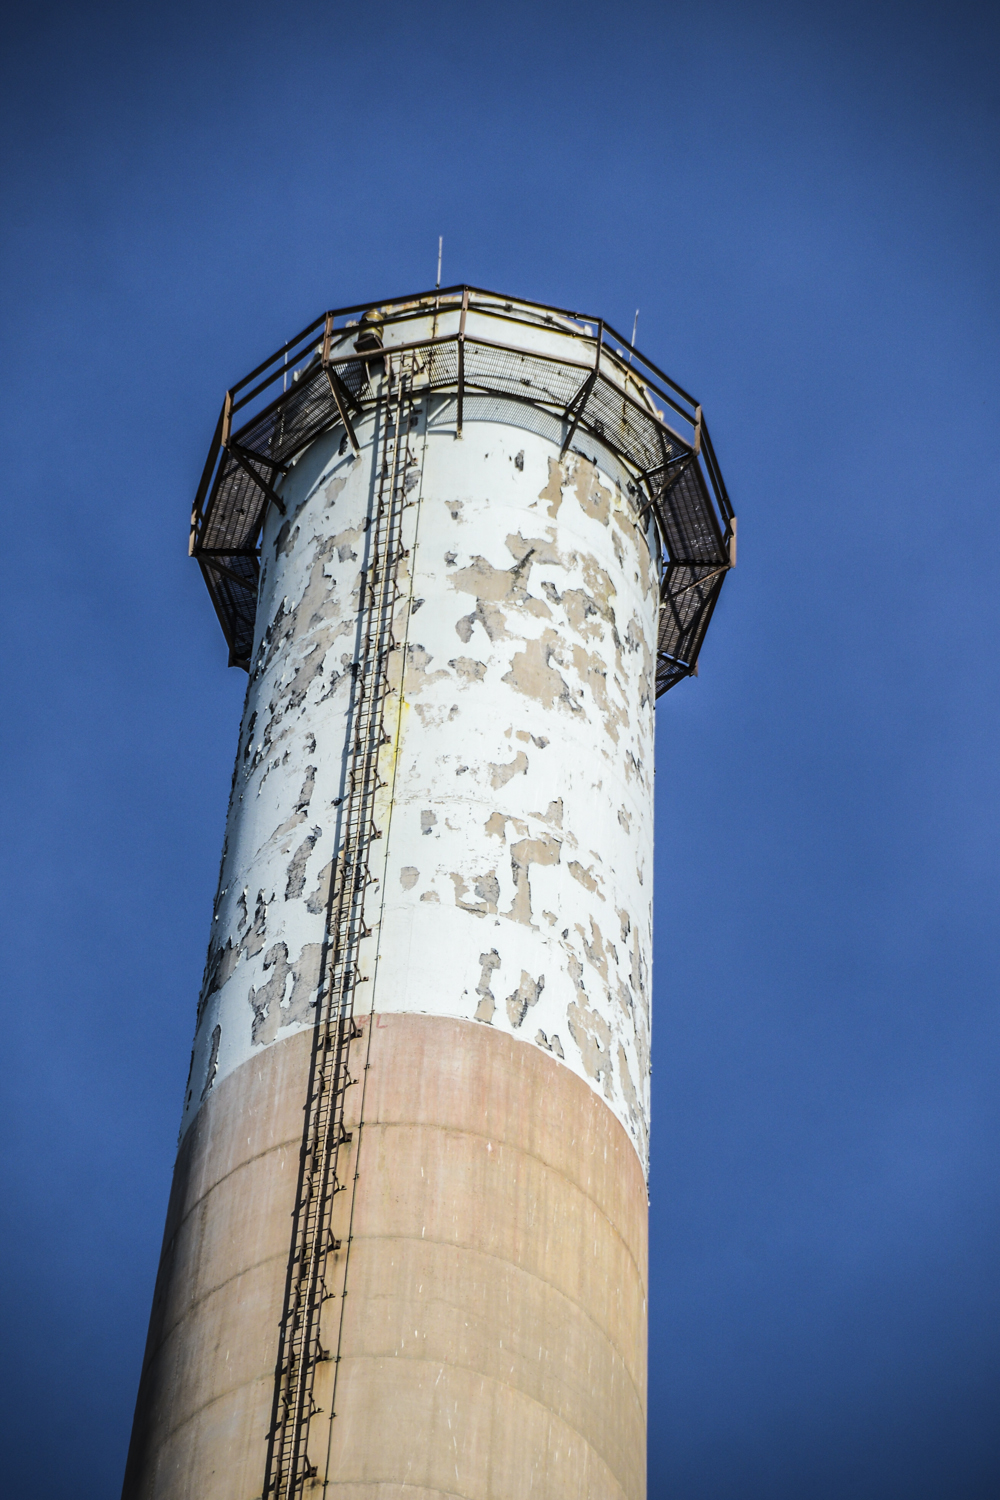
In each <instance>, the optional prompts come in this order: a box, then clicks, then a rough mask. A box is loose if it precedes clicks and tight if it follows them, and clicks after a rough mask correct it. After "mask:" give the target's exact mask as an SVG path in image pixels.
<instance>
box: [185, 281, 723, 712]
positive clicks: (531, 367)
mask: <svg viewBox="0 0 1000 1500" xmlns="http://www.w3.org/2000/svg"><path fill="white" fill-rule="evenodd" d="M358 320H360V321H358ZM405 351H413V352H414V353H415V354H416V355H417V356H418V359H417V363H418V364H419V365H420V367H421V376H420V384H421V387H422V389H423V390H425V391H427V392H431V393H440V394H442V395H444V396H445V397H450V398H451V404H452V406H453V420H454V428H455V432H456V434H457V435H460V434H461V431H462V423H463V419H464V417H465V414H466V411H467V410H468V404H469V402H470V400H471V399H473V398H474V397H481V396H484V395H485V396H492V397H497V398H501V399H502V400H503V401H504V402H508V403H509V402H517V403H522V404H524V405H527V406H529V407H533V408H535V410H536V412H543V413H546V414H547V417H548V420H549V422H550V424H551V426H552V431H553V434H554V435H555V437H556V440H557V441H559V442H560V444H561V450H562V452H563V453H564V454H565V453H567V452H570V451H573V450H575V449H578V448H580V447H581V444H582V443H584V442H585V441H588V440H589V444H590V447H591V449H592V450H593V446H594V445H595V444H596V445H598V446H599V447H602V448H603V449H604V450H605V452H606V453H607V454H610V455H612V456H613V458H614V459H615V460H616V461H617V463H618V465H619V466H620V468H621V470H622V473H623V479H624V484H625V487H626V489H627V490H628V492H629V494H630V496H631V499H632V503H633V504H634V506H635V508H636V515H637V519H639V520H641V519H642V518H643V517H645V516H646V515H647V514H649V513H651V514H652V517H653V520H654V523H655V527H656V533H657V536H658V539H659V542H660V545H661V548H662V557H661V576H660V599H661V609H660V625H659V636H658V641H657V663H656V689H657V695H658V696H659V694H661V693H664V692H666V691H667V689H668V688H671V687H673V686H674V684H675V683H677V682H679V681H680V680H681V678H683V677H687V676H689V675H690V674H691V673H692V672H694V671H695V670H696V668H697V662H698V653H699V651H700V650H701V645H702V641H703V640H704V637H705V632H706V630H707V628H708V624H709V620H710V619H711V616H712V611H713V610H714V608H715V605H716V602H717V600H718V597H719V593H720V590H721V588H722V584H723V582H724V580H725V576H726V573H727V572H728V571H729V569H730V568H731V567H732V566H733V565H734V563H735V552H736V520H735V516H734V514H733V509H732V506H731V505H730V503H729V497H728V495H727V493H726V487H725V484H724V483H723V479H722V475H721V473H720V471H719V466H718V463H717V461H716V457H715V452H714V449H713V448H712V443H711V440H710V438H709V435H708V430H707V428H706V426H705V422H704V419H703V417H702V411H701V407H700V406H699V405H698V403H697V402H696V401H695V400H694V398H693V397H691V396H689V395H688V393H687V392H686V391H684V390H683V389H682V388H681V387H680V386H678V385H677V384H676V383H675V382H674V381H672V380H670V379H669V377H668V376H666V375H664V373H663V371H662V370H659V369H658V368H657V367H656V366H655V365H654V364H652V363H651V361H649V360H648V359H646V358H645V357H644V356H643V355H641V354H640V353H639V352H638V350H634V349H632V348H630V346H629V344H628V342H627V341H626V340H625V339H623V338H622V336H621V335H620V334H619V333H617V332H616V331H615V330H614V329H613V328H612V327H611V326H610V324H608V323H605V322H603V321H602V320H601V319H599V318H587V317H585V316H582V315H581V314H579V313H571V312H566V311H565V310H563V309H561V308H554V307H546V306H543V305H541V304H539V303H533V302H526V301H524V300H523V299H515V298H509V297H504V296H502V295H500V294H498V293H496V292H487V291H483V290H481V289H479V288H477V287H468V286H457V287H447V288H443V289H441V290H435V291H431V292H423V293H419V294H417V295H416V296H409V297H400V298H396V299H395V300H393V301H391V302H386V303H382V304H380V306H379V307H378V311H377V314H373V309H372V306H371V304H370V303H369V304H363V305H361V306H358V307H347V308H339V309H338V310H337V311H335V312H326V313H324V314H323V315H322V316H321V317H319V318H317V319H316V320H315V322H313V323H310V325H309V326H308V328H304V329H303V330H302V332H301V333H300V334H298V335H297V336H296V337H295V338H294V339H291V340H290V341H289V342H288V343H287V344H285V345H283V346H282V348H280V349H279V350H278V351H277V352H276V353H275V354H273V355H272V356H271V358H270V359H267V360H265V361H264V363H263V364H261V365H258V367H257V369H255V370H253V371H251V373H250V374H249V375H247V376H246V377H245V378H244V379H243V380H241V381H239V383H238V384H237V385H235V386H233V388H232V390H230V391H227V393H226V398H225V401H224V402H223V407H222V411H221V413H220V415H219V421H218V424H217V426H216V430H215V435H214V437H213V439H212V446H211V449H210V451H209V455H208V460H207V462H206V464H205V469H204V472H203V474H202V479H201V484H200V485H199V487H198V493H197V496H196V497H195V502H194V507H193V510H192V514H191V538H190V552H191V555H192V556H193V557H195V558H197V560H198V563H199V565H200V566H201V570H202V574H203V576H204V578H205V583H206V585H207V587H208V591H209V594H210V595H211V598H212V602H213V604H214V605H215V609H216V613H217V614H218V616H219V621H220V623H221V625H222V629H223V633H224V634H225V637H226V641H227V643H228V645H229V660H230V664H231V665H233V666H240V667H243V668H245V669H246V670H249V669H250V665H251V655H252V651H253V636H254V620H255V616H256V611H257V583H258V578H259V573H260V566H259V557H258V543H259V539H260V532H261V527H262V524H263V520H264V515H265V512H266V510H267V507H268V505H270V504H274V505H276V506H277V507H278V509H279V510H281V511H283V510H284V506H283V504H282V501H281V498H280V496H279V495H278V494H277V493H276V491H275V489H274V485H275V483H276V482H277V480H278V479H279V477H280V476H281V475H282V474H283V473H286V472H287V470H288V469H289V467H290V466H291V464H292V463H293V461H294V460H295V458H296V456H297V455H298V454H300V453H301V452H302V451H303V450H304V449H305V448H306V447H308V445H309V444H310V443H312V442H313V441H314V440H315V439H316V438H317V437H318V436H319V435H320V434H321V433H323V432H325V431H328V430H331V429H333V428H336V427H338V426H339V427H342V428H343V430H344V435H345V439H346V440H347V441H349V442H350V443H351V444H352V445H353V446H355V447H357V438H356V434H355V424H356V423H357V422H358V421H359V420H361V419H362V418H363V417H364V416H365V414H366V413H367V412H368V411H370V410H371V409H372V408H373V407H374V405H375V404H376V402H377V400H378V389H379V385H380V375H381V372H382V369H383V368H384V361H385V358H386V356H389V357H392V356H394V355H396V354H401V353H403V352H405ZM658 403H662V404H663V409H662V410H661V409H660V406H659V405H658ZM237 422H239V425H237ZM581 451H582V450H581ZM587 456H588V457H593V456H594V454H593V451H591V452H590V453H588V454H587Z"/></svg>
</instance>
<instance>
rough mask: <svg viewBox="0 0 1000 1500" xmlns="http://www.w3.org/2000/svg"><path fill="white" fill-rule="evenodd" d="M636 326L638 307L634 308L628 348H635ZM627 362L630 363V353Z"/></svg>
mask: <svg viewBox="0 0 1000 1500" xmlns="http://www.w3.org/2000/svg"><path fill="white" fill-rule="evenodd" d="M638 326H639V309H638V308H636V310H635V317H634V318H633V319H632V342H631V344H630V345H629V348H630V349H634V348H635V330H636V329H637V328H638ZM628 362H629V364H631V363H632V355H631V354H630V355H629V357H628Z"/></svg>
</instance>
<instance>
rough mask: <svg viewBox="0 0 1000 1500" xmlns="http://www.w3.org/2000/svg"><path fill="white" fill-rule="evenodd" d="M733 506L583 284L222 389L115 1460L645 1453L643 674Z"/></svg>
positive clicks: (207, 494)
mask: <svg viewBox="0 0 1000 1500" xmlns="http://www.w3.org/2000/svg"><path fill="white" fill-rule="evenodd" d="M734 547H735V520H734V518H733V514H732V510H731V508H730V505H729V501H728V499H727V496H726V492H725V488H724V485H723V483H722V479H721V475H720V473H719V470H718V466H717V463H716V461H715V457H714V453H713V450H712V446H711V443H710V441H709V437H708V433H707V431H706V428H705V424H704V422H703V420H702V414H701V408H700V407H699V406H697V405H696V403H694V402H693V401H692V400H691V398H690V397H689V396H687V394H686V393H685V392H684V391H682V390H681V389H680V388H679V387H678V386H676V385H675V384H674V383H673V382H671V381H670V380H668V379H667V377H666V376H664V375H663V374H662V373H661V372H660V371H658V370H656V368H655V367H654V366H652V365H651V364H650V363H649V362H648V361H646V360H645V359H643V358H642V357H641V356H639V355H638V354H636V353H634V351H631V350H630V349H629V347H628V345H627V344H626V343H625V341H624V340H622V339H621V337H620V336H619V335H617V334H616V333H615V332H614V330H613V329H611V328H610V327H609V326H608V325H607V324H606V323H604V322H602V321H600V320H597V319H587V318H583V317H580V316H579V315H577V314H569V313H565V312H562V311H560V310H557V309H554V308H549V307H542V306H539V305H537V304H534V303H529V302H524V301H518V300H515V299H511V298H505V297H502V296H497V295H495V294H493V293H488V292H483V291H479V290H477V289H474V288H470V287H456V288H451V289H448V290H445V291H436V292H433V293H429V294H426V295H424V296H418V297H412V298H407V299H402V300H399V301H395V302H390V303H387V304H384V305H382V306H381V307H380V308H379V309H378V310H375V309H370V308H369V309H365V308H354V309H346V310H341V311H338V312H336V313H327V314H325V315H324V316H323V317H321V318H319V319H318V320H317V321H316V322H315V323H313V324H312V325H310V327H309V328H307V329H306V330H304V332H303V333H302V334H301V335H299V336H298V338H296V339H294V340H292V341H291V342H290V343H289V344H287V345H286V346H284V348H282V349H280V350H279V351H278V353H277V354H276V355H274V356H273V357H272V358H271V359H270V360H268V361H266V362H265V363H264V364H263V365H261V366H259V367H258V369H256V370H255V371H253V372H252V374H251V375H249V376H247V377H246V379H244V380H243V381H241V382H240V383H239V384H238V385H237V386H234V387H233V389H232V390H231V391H230V392H228V393H227V395H226V398H225V403H224V406H223V410H222V413H221V416H220V418H219V423H218V426H217V429H216V433H215V436H214V439H213V442H212V447H211V451H210V454H209V458H208V462H207V464H206V467H205V471H204V475H203V477H202V482H201V486H200V488H199V491H198V495H197V498H196V501H195V505H194V510H193V514H192V525H191V552H192V555H193V556H194V557H196V558H197V560H198V562H199V565H200V566H201V569H202V572H203V574H204V577H205V581H206V584H207V586H208V589H209V592H210V594H211V597H212V600H213V603H214V605H215V608H216V611H217V613H218V615H219V619H220V622H221V624H222V628H223V631H224V633H225V636H226V640H227V642H228V645H229V653H230V662H231V664H233V665H236V666H240V667H242V668H244V669H245V670H246V671H247V673H248V688H247V697H246V705H245V709H244V715H243V722H242V727H241V731H240V739H239V746H238V751H237V757H236V767H235V770H234V775H233V786H232V795H231V800H230V807H229V816H228V821H227V828H226V838H225V844H224V848H223V855H222V865H221V871H220V877H219V889H218V894H217V897H216V902H215V909H214V913H213V921H212V934H211V940H210V945H209V952H208V960H207V963H206V968H205V977H204V982H203V987H202V992H201V997H200V1000H199V1004H198V1017H197V1026H196V1033H195V1041H194V1048H193V1052H192V1058H191V1069H190V1076H189V1079H188V1083H187V1088H186V1092H185V1100H184V1111H183V1120H182V1128H181V1142H180V1147H179V1152H178V1158H177V1166H176V1169H175V1176H174V1186H173V1191H172V1195H171V1200H170V1207H169V1210H168V1217H167V1226H166V1231H165V1235H164V1245H163V1253H162V1258H161V1265H160V1272H159V1276H158V1280H157V1286H156V1291H155V1295H154V1305H153V1312H152V1317H151V1324H150V1332H149V1339H148V1344H147V1349H146V1355H145V1359H144V1364H143V1373H142V1379H141V1384H140V1391H139V1397H138V1402H137V1408H136V1417H135V1425H134V1429H133V1437H132V1445H131V1449H130V1453H129V1461H128V1468H127V1472H126V1480H125V1491H124V1494H125V1500H140V1497H141V1500H153V1497H156V1500H189V1497H195V1496H197V1497H198V1500H256V1497H261V1500H299V1497H303V1500H305V1497H312V1496H317V1497H318V1496H320V1495H323V1496H327V1495H328V1496H329V1497H330V1500H361V1496H362V1495H364V1496H366V1497H368V1496H378V1497H379V1500H390V1497H391V1500H396V1497H398V1500H425V1497H430V1496H432V1495H448V1496H462V1497H468V1500H515V1497H516V1500H523V1497H525V1496H529V1495H537V1496H539V1497H544V1500H563V1497H565V1500H570V1497H572V1500H577V1497H579V1496H583V1495H586V1496H588V1497H590V1500H597V1497H602V1500H603V1497H608V1500H611V1497H619V1496H621V1497H628V1500H639V1497H641V1496H643V1495H644V1493H645V1423H646V1297H647V1198H646V1185H645V1184H646V1179H645V1170H646V1164H647V1151H648V1115H649V1092H648V1081H649V1047H650V961H651V943H652V875H653V841H652V836H653V818H652V813H653V735H654V704H655V700H656V697H657V696H658V695H659V694H660V693H662V692H664V691H666V690H667V689H668V688H669V687H671V686H673V685H674V684H675V683H676V682H678V681H679V680H680V679H681V678H682V677H684V676H686V675H688V674H689V673H691V672H692V671H693V670H694V669H695V667H696V664H697V659H698V653H699V650H700V647H701V643H702V640H703V638H704V634H705V630H706V629H707V626H708V622H709V619H710V616H711V613H712V610H713V608H714V605H715V602H716V599H717V598H718V594H719V590H720V588H721V586H722V583H723V580H724V577H725V574H726V571H727V570H728V568H729V567H730V566H731V565H732V563H733V561H734V560H735V559H734Z"/></svg>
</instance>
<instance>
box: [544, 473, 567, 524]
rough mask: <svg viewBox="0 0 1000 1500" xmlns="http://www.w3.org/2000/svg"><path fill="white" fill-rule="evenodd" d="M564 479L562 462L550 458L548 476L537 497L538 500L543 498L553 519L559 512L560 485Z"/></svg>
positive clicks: (561, 494)
mask: <svg viewBox="0 0 1000 1500" xmlns="http://www.w3.org/2000/svg"><path fill="white" fill-rule="evenodd" d="M565 479H566V476H565V474H564V473H563V466H562V464H561V463H559V461H558V460H557V459H555V458H550V459H549V477H548V480H547V481H546V485H545V488H544V489H543V490H539V492H538V498H539V500H544V501H545V502H546V504H547V505H548V512H549V515H550V516H551V517H552V519H553V521H554V520H555V518H556V516H557V515H558V514H559V507H560V505H562V498H563V493H562V487H563V484H564V483H565Z"/></svg>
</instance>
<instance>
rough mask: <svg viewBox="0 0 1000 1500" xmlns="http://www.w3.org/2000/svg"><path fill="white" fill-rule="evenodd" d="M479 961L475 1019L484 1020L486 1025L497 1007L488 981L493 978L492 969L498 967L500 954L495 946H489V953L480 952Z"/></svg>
mask: <svg viewBox="0 0 1000 1500" xmlns="http://www.w3.org/2000/svg"><path fill="white" fill-rule="evenodd" d="M479 962H480V963H481V964H482V966H483V967H482V971H481V972H480V975H479V983H478V984H477V985H476V994H477V995H478V996H479V1004H478V1005H477V1006H476V1015H475V1019H476V1020H477V1021H485V1022H486V1023H487V1025H490V1024H491V1023H492V1021H493V1015H494V1012H495V1011H496V1008H497V1003H496V1000H495V999H494V996H493V991H492V990H491V989H490V981H491V980H492V978H493V971H494V969H499V967H500V955H499V953H498V952H497V950H496V949H495V948H491V949H490V951H489V953H480V955H479Z"/></svg>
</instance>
